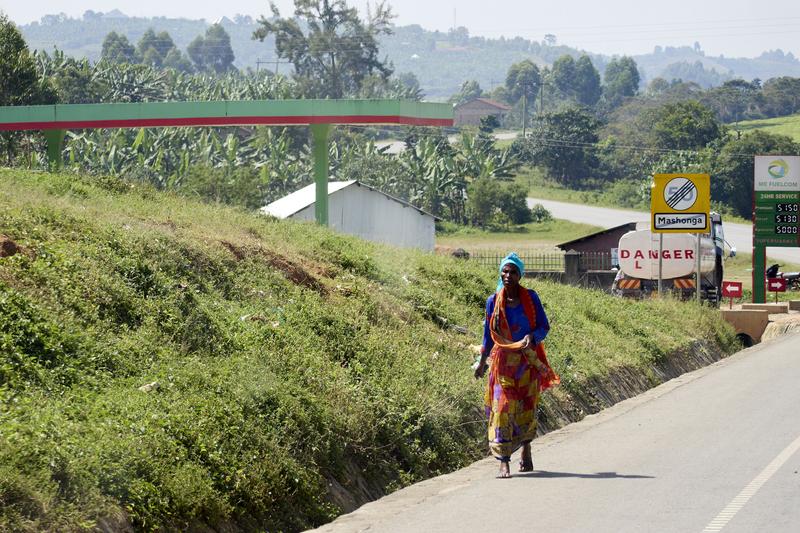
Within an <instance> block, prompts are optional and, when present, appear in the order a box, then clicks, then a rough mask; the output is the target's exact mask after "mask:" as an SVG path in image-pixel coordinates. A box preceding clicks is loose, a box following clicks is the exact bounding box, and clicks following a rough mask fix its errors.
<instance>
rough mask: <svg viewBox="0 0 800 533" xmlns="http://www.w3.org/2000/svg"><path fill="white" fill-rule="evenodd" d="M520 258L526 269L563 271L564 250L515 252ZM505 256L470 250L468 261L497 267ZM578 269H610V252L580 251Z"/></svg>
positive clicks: (583, 270)
mask: <svg viewBox="0 0 800 533" xmlns="http://www.w3.org/2000/svg"><path fill="white" fill-rule="evenodd" d="M517 255H519V257H520V259H522V261H523V262H524V263H525V269H526V270H545V271H548V270H551V271H556V272H563V271H564V269H565V267H564V252H517ZM505 256H506V254H504V253H500V252H497V253H495V252H484V251H475V252H470V256H469V259H470V261H475V262H477V263H479V264H480V265H483V266H487V267H492V268H497V265H499V264H500V261H501V260H502V259H503V258H504V257H505ZM578 265H579V266H578V269H579V270H580V271H582V272H585V271H587V270H611V267H612V266H613V265H612V264H611V253H610V252H581V253H580V257H579V263H578Z"/></svg>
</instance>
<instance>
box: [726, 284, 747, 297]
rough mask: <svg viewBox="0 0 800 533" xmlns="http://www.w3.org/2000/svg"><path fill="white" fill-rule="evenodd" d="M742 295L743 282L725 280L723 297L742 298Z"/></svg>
mask: <svg viewBox="0 0 800 533" xmlns="http://www.w3.org/2000/svg"><path fill="white" fill-rule="evenodd" d="M741 296H742V283H741V282H739V281H723V282H722V297H723V298H740V297H741Z"/></svg>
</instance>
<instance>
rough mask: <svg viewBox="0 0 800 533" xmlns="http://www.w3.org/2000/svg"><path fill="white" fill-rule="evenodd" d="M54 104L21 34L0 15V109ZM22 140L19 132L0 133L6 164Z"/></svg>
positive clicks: (1, 147)
mask: <svg viewBox="0 0 800 533" xmlns="http://www.w3.org/2000/svg"><path fill="white" fill-rule="evenodd" d="M55 100H56V94H55V91H54V90H53V88H52V87H51V85H50V84H49V83H48V82H47V80H43V79H40V78H39V76H38V74H37V72H36V62H35V60H34V57H33V56H32V55H31V54H30V52H29V51H28V45H27V44H26V43H25V39H23V37H22V34H21V33H20V32H19V30H18V29H17V27H16V25H15V24H14V23H13V22H11V21H10V20H8V17H7V16H6V15H5V14H3V13H2V12H0V106H13V105H32V104H51V103H54V102H55ZM20 138H21V135H20V134H19V133H16V132H0V150H2V151H3V152H4V153H5V159H6V163H7V164H10V163H11V162H12V161H13V160H14V158H15V157H16V154H17V151H18V150H19V142H20Z"/></svg>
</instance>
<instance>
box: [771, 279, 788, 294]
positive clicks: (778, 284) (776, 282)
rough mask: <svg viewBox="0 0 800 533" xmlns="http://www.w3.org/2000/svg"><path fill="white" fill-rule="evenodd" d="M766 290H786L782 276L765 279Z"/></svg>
mask: <svg viewBox="0 0 800 533" xmlns="http://www.w3.org/2000/svg"><path fill="white" fill-rule="evenodd" d="M767 290H769V292H786V280H785V279H784V278H769V279H768V280H767Z"/></svg>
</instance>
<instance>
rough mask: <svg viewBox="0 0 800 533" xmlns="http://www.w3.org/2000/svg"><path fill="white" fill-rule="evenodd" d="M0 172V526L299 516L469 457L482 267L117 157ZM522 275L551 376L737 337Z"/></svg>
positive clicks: (687, 317) (236, 523)
mask: <svg viewBox="0 0 800 533" xmlns="http://www.w3.org/2000/svg"><path fill="white" fill-rule="evenodd" d="M0 187H2V190H3V191H4V194H3V195H2V196H0V234H2V235H5V236H8V237H9V238H11V239H13V241H15V242H16V243H17V244H18V245H19V246H20V247H21V252H20V253H17V254H16V255H13V256H10V257H5V258H0V530H2V531H80V530H93V529H95V528H101V527H102V528H104V529H111V530H115V529H116V530H123V529H125V528H126V527H132V528H133V529H135V530H137V531H154V530H164V531H171V530H207V529H208V528H214V529H217V530H235V529H241V530H267V531H297V530H301V529H305V528H308V527H312V526H315V525H320V524H322V523H324V522H326V521H328V520H330V519H331V518H333V517H334V516H336V515H337V514H339V513H340V512H342V509H344V508H347V507H349V506H350V505H352V504H353V503H357V502H363V501H365V500H366V499H368V498H374V497H375V496H376V495H380V494H383V493H385V492H386V491H390V490H392V489H395V488H397V487H400V486H403V485H405V484H408V483H411V482H414V481H417V480H421V479H425V478H428V477H430V476H433V475H437V474H440V473H443V472H448V471H452V470H454V469H457V468H459V467H461V466H464V465H466V464H468V463H470V462H471V461H474V460H475V459H478V458H480V457H481V456H483V455H484V454H485V450H486V444H485V441H484V439H485V437H484V433H485V426H484V422H483V419H482V416H481V414H480V408H479V406H480V404H481V398H482V384H481V383H479V382H477V381H475V380H474V379H473V378H472V376H471V370H470V368H469V365H470V363H471V362H472V355H471V353H470V351H469V350H468V345H469V344H473V343H476V342H478V341H479V338H480V332H481V321H482V308H483V303H484V300H485V298H486V296H487V295H488V294H489V292H490V291H491V290H492V289H493V287H494V282H495V272H494V271H493V269H486V268H480V267H478V266H476V265H474V264H472V263H468V262H459V261H457V260H453V259H450V258H447V257H440V256H436V255H433V254H423V253H418V252H411V251H401V250H397V249H393V248H389V247H383V246H377V245H372V244H368V243H365V242H363V241H360V240H358V239H355V238H350V237H346V236H341V235H337V234H334V233H332V232H330V231H328V230H327V229H326V228H321V227H318V226H315V225H312V224H303V223H291V222H278V221H275V220H272V219H269V218H265V217H262V216H258V215H254V214H251V213H248V212H246V211H244V210H239V209H232V208H227V207H223V206H215V205H209V204H204V203H200V202H195V201H190V200H187V199H184V198H180V197H177V196H173V195H169V194H162V193H159V192H156V191H154V190H152V189H148V188H145V187H141V186H130V185H126V184H125V183H123V182H119V181H117V180H116V179H112V178H100V179H93V178H83V177H79V176H73V175H66V174H64V175H47V174H39V173H32V172H24V171H12V170H0ZM535 287H536V289H537V290H538V291H539V293H540V294H541V297H542V299H543V301H544V304H545V308H546V309H547V312H548V315H549V316H550V320H551V323H552V327H553V329H552V332H551V335H550V338H549V342H548V346H549V354H550V357H551V361H552V363H553V365H554V366H555V368H556V370H557V371H558V372H559V373H560V374H561V375H562V378H563V384H562V388H561V392H560V393H559V394H564V395H567V396H568V395H570V394H575V395H579V394H580V395H582V397H585V396H586V394H587V389H589V388H590V387H591V386H592V385H590V384H592V383H596V382H597V379H602V378H603V376H608V375H610V374H613V373H614V372H615V371H616V370H617V369H620V368H628V369H632V370H633V371H635V372H637V373H639V374H642V375H645V376H652V375H653V371H652V367H653V364H654V363H656V362H658V361H659V360H661V359H662V358H663V357H665V355H666V354H669V353H671V352H672V351H675V350H679V349H684V348H686V347H687V346H689V345H690V344H691V343H692V342H693V341H694V340H695V339H705V340H708V341H710V342H712V343H717V344H718V345H719V346H721V347H722V349H723V350H725V351H732V350H733V349H734V346H735V344H734V341H733V334H732V331H731V329H730V328H729V327H728V326H726V325H725V324H724V323H722V322H721V320H720V318H719V315H718V313H715V312H714V311H712V310H709V309H706V308H699V307H698V306H695V305H691V304H682V303H680V302H674V301H647V302H629V301H626V302H624V303H623V302H620V301H619V300H616V299H613V298H610V297H608V296H606V295H604V294H602V293H600V292H593V291H584V290H580V289H577V288H573V287H565V286H560V285H555V284H552V283H547V282H544V281H542V282H539V281H537V282H535ZM451 325H461V326H464V327H466V328H467V330H468V331H469V334H467V335H464V334H462V333H459V331H458V330H457V329H456V328H452V327H450V326H451ZM652 382H653V383H656V382H657V379H655V377H653V379H652ZM151 383H158V385H159V386H158V387H157V388H155V389H154V390H152V391H150V392H143V391H140V390H139V388H140V387H141V386H143V385H146V384H151Z"/></svg>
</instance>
